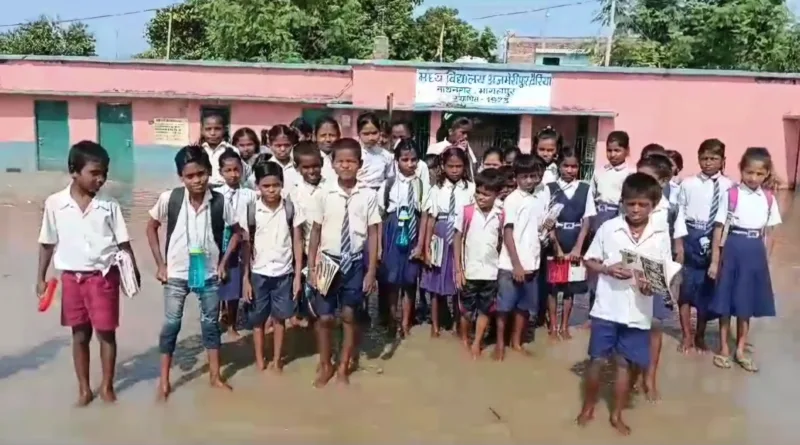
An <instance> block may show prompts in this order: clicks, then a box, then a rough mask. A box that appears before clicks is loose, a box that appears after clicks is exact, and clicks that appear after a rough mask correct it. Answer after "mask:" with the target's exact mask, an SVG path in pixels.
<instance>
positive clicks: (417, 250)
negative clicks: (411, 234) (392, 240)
mask: <svg viewBox="0 0 800 445" xmlns="http://www.w3.org/2000/svg"><path fill="white" fill-rule="evenodd" d="M408 257H409V258H411V259H412V260H422V259H423V258H422V246H420V245H419V244H417V246H416V247H414V250H412V251H411V254H410V255H409V256H408Z"/></svg>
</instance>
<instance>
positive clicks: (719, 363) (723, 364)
mask: <svg viewBox="0 0 800 445" xmlns="http://www.w3.org/2000/svg"><path fill="white" fill-rule="evenodd" d="M714 366H716V367H717V368H720V369H730V368H731V358H730V357H728V356H727V355H722V354H716V355H714Z"/></svg>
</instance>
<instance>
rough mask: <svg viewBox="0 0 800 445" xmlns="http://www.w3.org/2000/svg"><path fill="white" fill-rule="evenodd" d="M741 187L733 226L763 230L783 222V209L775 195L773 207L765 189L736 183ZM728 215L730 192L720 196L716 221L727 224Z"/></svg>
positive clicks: (732, 222) (732, 221)
mask: <svg viewBox="0 0 800 445" xmlns="http://www.w3.org/2000/svg"><path fill="white" fill-rule="evenodd" d="M734 187H739V196H738V198H737V201H736V210H735V211H734V212H733V215H732V216H733V218H732V220H731V226H735V227H740V228H742V229H746V230H761V229H763V228H764V227H773V226H777V225H778V224H781V223H782V222H783V220H782V219H781V211H780V209H779V208H778V200H777V198H776V197H775V196H774V195H773V197H772V207H768V203H767V194H766V193H765V192H764V189H762V188H760V187H759V188H758V189H757V190H753V189H751V188H750V187H747V186H746V185H743V184H739V185H734ZM727 217H728V193H727V192H726V193H725V194H723V195H722V196H721V197H720V200H719V212H717V217H716V218H714V222H717V223H720V224H725V220H726V219H727Z"/></svg>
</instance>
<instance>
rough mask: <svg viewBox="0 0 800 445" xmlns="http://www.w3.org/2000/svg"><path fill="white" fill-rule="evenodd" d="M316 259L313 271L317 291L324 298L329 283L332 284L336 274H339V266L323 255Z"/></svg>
mask: <svg viewBox="0 0 800 445" xmlns="http://www.w3.org/2000/svg"><path fill="white" fill-rule="evenodd" d="M318 258H319V259H318V260H317V267H316V269H315V270H314V272H315V274H316V277H315V278H316V284H317V290H318V291H319V293H320V294H322V295H323V296H325V295H328V290H329V289H330V287H331V283H333V279H334V278H335V277H336V273H337V272H339V264H338V263H337V262H336V261H334V260H333V259H332V258H331V257H329V256H328V255H325V254H324V253H320V254H319V257H318Z"/></svg>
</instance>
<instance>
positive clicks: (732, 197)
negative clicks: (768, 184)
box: [728, 184, 775, 224]
mask: <svg viewBox="0 0 800 445" xmlns="http://www.w3.org/2000/svg"><path fill="white" fill-rule="evenodd" d="M761 190H764V195H765V196H766V197H767V224H769V217H770V216H771V213H772V203H773V202H774V201H775V194H774V193H772V191H771V190H766V189H761ZM738 204H739V184H736V185H734V186H733V187H731V188H729V189H728V214H729V215H733V213H734V212H736V206H737V205H738Z"/></svg>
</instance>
